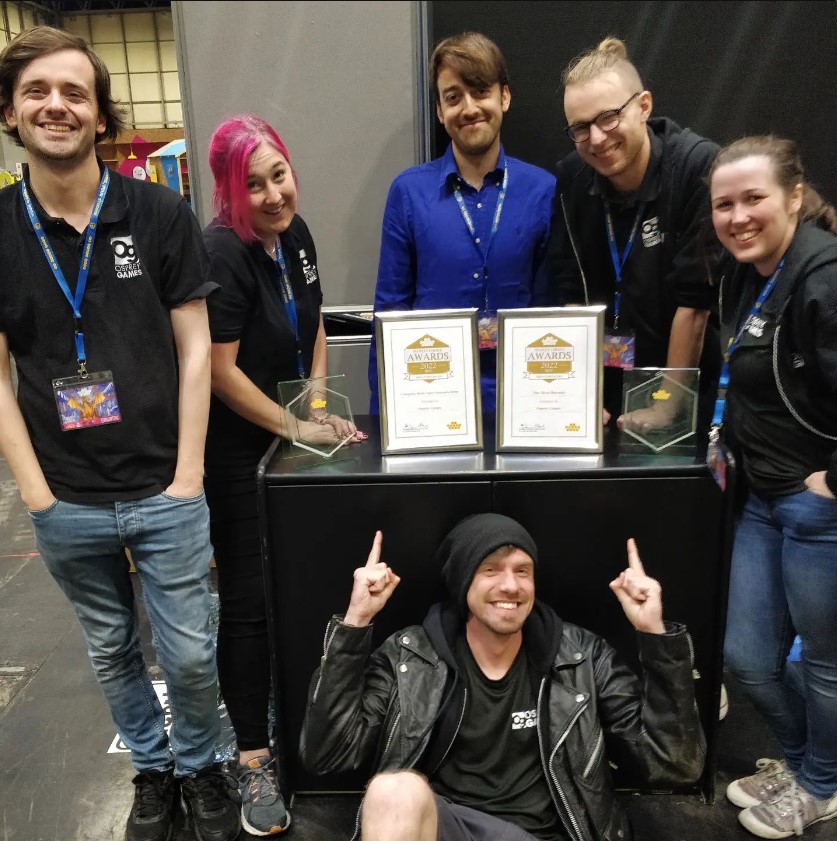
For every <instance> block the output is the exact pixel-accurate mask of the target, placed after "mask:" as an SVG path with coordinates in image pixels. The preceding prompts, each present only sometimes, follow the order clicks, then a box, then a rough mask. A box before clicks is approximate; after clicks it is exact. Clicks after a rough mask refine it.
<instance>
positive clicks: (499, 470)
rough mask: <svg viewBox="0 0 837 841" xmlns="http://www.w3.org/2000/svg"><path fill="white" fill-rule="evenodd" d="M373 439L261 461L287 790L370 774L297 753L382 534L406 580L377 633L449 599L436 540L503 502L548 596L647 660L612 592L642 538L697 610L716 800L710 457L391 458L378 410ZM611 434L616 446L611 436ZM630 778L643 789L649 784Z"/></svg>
mask: <svg viewBox="0 0 837 841" xmlns="http://www.w3.org/2000/svg"><path fill="white" fill-rule="evenodd" d="M359 426H360V427H361V428H363V429H365V430H366V431H368V432H369V433H370V438H369V441H367V442H366V443H364V444H363V445H361V446H360V447H358V448H357V449H356V450H355V451H354V456H355V457H354V458H352V459H350V460H345V461H340V462H334V463H328V462H326V463H323V464H321V465H319V466H313V467H304V468H303V467H302V466H301V462H300V460H298V459H285V458H282V456H281V454H280V453H279V452H271V453H268V455H267V456H266V457H265V459H264V460H263V462H262V465H261V467H260V474H259V478H260V489H261V503H262V517H263V527H264V541H265V545H264V551H265V560H266V564H265V574H266V582H267V588H268V606H269V621H270V623H271V635H272V644H273V652H272V654H273V666H274V681H275V687H276V696H277V699H276V700H277V708H278V709H279V710H280V713H279V726H280V733H281V736H282V741H283V743H284V753H285V757H284V773H285V775H286V783H287V787H288V788H290V789H291V790H296V791H345V790H360V789H361V788H362V787H363V784H364V783H365V781H366V779H367V772H366V770H365V769H364V770H362V771H360V772H359V773H356V774H345V775H341V776H340V777H322V778H318V777H312V776H311V775H309V774H307V773H306V772H305V771H304V770H303V769H302V768H301V766H300V764H299V761H298V759H297V749H298V743H299V732H300V728H301V724H302V719H303V716H304V711H305V702H306V697H307V692H308V684H309V681H310V678H311V675H312V673H313V671H314V669H315V668H316V666H317V663H318V661H319V658H320V656H321V654H322V645H323V633H324V630H325V626H326V623H327V621H328V619H329V617H330V616H332V614H334V613H341V612H343V611H344V610H345V609H346V606H347V604H348V599H349V593H350V591H351V585H352V572H353V570H354V569H355V568H356V567H357V566H360V565H361V564H363V563H364V562H365V560H366V557H367V555H368V552H369V549H370V547H371V544H372V539H373V537H374V534H375V531H376V530H377V529H381V530H382V531H383V534H384V541H383V559H384V560H385V561H386V562H387V563H388V564H389V565H390V566H391V567H392V568H393V569H394V570H395V571H396V572H397V573H398V574H399V575H400V576H401V579H402V581H401V586H400V587H399V588H398V590H397V591H396V593H395V594H394V596H393V598H392V600H391V601H390V603H389V604H388V605H387V607H386V608H385V610H384V611H383V612H382V613H381V615H380V616H379V617H378V619H377V620H376V622H375V632H374V633H375V639H376V641H381V640H383V639H384V638H385V637H386V636H387V635H389V634H390V633H392V632H394V631H395V630H397V629H399V628H401V627H403V626H405V625H408V624H411V623H416V622H420V621H421V620H422V618H423V617H424V615H425V613H426V610H427V608H428V607H429V606H430V604H432V603H433V602H434V601H436V600H438V599H439V598H440V597H441V596H442V590H441V581H440V570H439V568H438V566H437V564H436V562H435V553H436V549H437V547H438V545H439V543H440V542H441V540H442V538H443V537H444V535H445V534H446V533H447V532H448V531H449V530H450V529H451V528H452V527H453V526H454V525H455V524H456V523H457V522H458V521H459V520H460V519H462V517H464V516H466V515H467V514H471V513H476V512H480V511H492V510H493V511H498V512H501V513H504V514H508V515H510V516H512V517H514V518H515V519H517V520H519V521H520V522H521V523H522V524H523V525H524V526H525V527H526V528H527V529H529V531H530V532H531V533H532V535H533V537H534V538H535V540H536V542H537V544H538V550H539V553H540V562H539V565H538V573H537V575H538V577H537V593H538V597H539V598H541V599H543V600H544V601H546V602H548V603H549V604H551V605H552V606H553V607H555V608H556V610H557V611H558V612H559V613H560V614H561V615H562V616H563V617H564V618H565V619H567V620H568V621H572V622H575V623H577V624H580V625H583V626H584V627H587V628H590V629H591V630H593V631H595V632H597V633H599V634H601V635H603V636H604V637H606V638H607V639H608V641H610V642H611V643H612V644H613V645H614V646H615V647H616V648H617V649H618V650H619V651H620V652H621V653H622V654H623V655H624V656H625V658H626V659H627V661H628V662H629V663H630V664H631V665H632V666H633V667H635V668H636V667H637V655H636V644H635V640H634V631H633V629H632V628H631V626H630V625H629V623H628V622H627V620H626V619H625V617H624V614H623V613H622V610H621V608H620V606H619V604H618V602H617V600H616V598H615V597H614V596H613V594H612V593H611V592H610V590H609V588H608V583H609V582H610V581H611V580H612V579H613V578H614V577H615V576H616V575H617V574H618V573H619V572H620V571H621V570H622V569H623V568H624V566H625V561H626V554H625V541H626V539H627V538H628V537H634V538H635V539H636V541H637V544H638V546H639V550H640V555H641V556H642V559H643V562H644V563H645V566H646V569H647V571H648V572H649V574H651V575H653V576H655V577H656V578H658V579H659V580H660V582H661V583H662V586H663V601H664V609H665V615H666V617H667V618H669V619H673V620H677V621H680V622H685V623H686V624H687V625H688V626H689V630H690V631H691V634H692V638H693V641H694V644H695V677H696V692H697V699H698V706H699V708H700V711H701V717H702V721H703V725H704V729H705V731H706V735H707V741H708V743H709V756H708V762H707V767H706V770H705V772H704V776H703V778H702V779H701V781H700V783H699V787H700V789H701V791H702V792H703V793H704V794H705V796H706V797H707V798H708V799H711V796H712V787H713V780H714V770H715V735H716V730H717V724H718V696H719V693H720V681H721V647H722V631H723V622H724V617H725V602H726V581H727V574H728V562H729V534H728V525H729V515H728V511H727V508H728V505H727V500H726V497H725V496H724V495H723V494H722V493H721V492H720V491H719V489H718V488H717V486H716V485H715V482H714V481H713V479H712V477H711V475H710V473H709V471H708V470H707V468H706V467H705V466H704V465H702V464H698V463H695V462H694V461H693V460H691V459H689V458H683V457H659V456H654V457H650V456H649V457H645V456H620V455H619V454H618V453H617V452H610V451H609V450H608V448H606V452H605V454H603V455H593V456H588V455H584V456H560V455H539V454H526V455H513V456H508V455H495V454H494V453H493V452H492V451H491V445H490V441H491V436H490V430H487V432H488V433H489V434H488V435H487V438H486V441H487V442H488V443H487V449H486V451H485V452H483V453H452V454H445V455H421V456H418V455H413V456H384V457H382V456H381V455H380V445H379V442H378V435H377V428H376V427H377V419H367V418H361V419H359ZM611 443H612V442H611ZM618 782H619V784H620V785H621V786H623V787H627V788H635V789H638V790H642V788H643V785H642V781H641V780H632V779H622V780H618Z"/></svg>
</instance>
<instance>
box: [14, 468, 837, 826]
mask: <svg viewBox="0 0 837 841" xmlns="http://www.w3.org/2000/svg"><path fill="white" fill-rule="evenodd" d="M140 624H141V629H142V635H143V639H144V641H145V643H146V650H147V653H148V659H149V662H150V663H153V657H154V654H153V649H152V648H151V645H150V632H149V629H148V626H147V622H145V621H144V619H141V623H140ZM313 666H314V664H312V668H313ZM152 671H153V672H156V671H158V670H157V669H156V666H152ZM155 676H157V677H161V675H159V674H156V675H155ZM308 678H309V675H307V674H306V675H300V680H304V681H307V680H308ZM727 686H728V689H729V690H730V700H731V706H730V712H729V715H728V717H727V719H726V721H725V722H724V725H723V727H722V730H721V738H722V740H723V741H722V745H721V751H720V758H719V770H718V777H717V785H716V791H717V798H716V802H715V804H714V805H712V806H709V805H706V804H704V803H703V802H702V801H701V800H700V798H699V797H697V796H694V797H680V796H671V795H659V796H657V795H655V796H650V795H644V796H630V795H626V796H625V801H626V806H627V808H628V810H629V812H630V814H631V817H632V820H633V823H634V828H635V834H636V841H695V839H702V840H703V841H745V839H752V836H751V835H750V834H749V833H748V832H746V831H745V830H744V829H743V828H741V827H740V826H739V824H738V821H737V820H736V810H735V809H734V808H733V807H732V806H730V805H729V804H728V803H727V802H726V801H725V800H724V798H723V790H724V788H725V786H726V784H727V783H728V782H729V780H730V779H732V778H734V777H736V776H741V775H742V774H745V773H750V771H751V769H752V767H753V762H754V760H755V759H756V758H757V757H760V756H770V755H773V756H775V755H776V746H775V745H774V744H773V743H772V740H771V738H770V737H769V735H768V734H767V732H766V730H765V728H764V726H763V725H762V724H761V722H760V720H759V719H758V717H757V716H755V715H754V714H753V711H752V709H751V708H750V707H749V705H748V704H747V702H745V701H743V700H742V699H741V697H740V694H739V693H738V692H736V689H735V685H734V683H733V682H732V681H731V680H730V681H728V683H727ZM113 740H114V730H113V726H112V724H111V721H110V717H109V714H108V710H107V707H106V705H105V702H104V700H103V698H102V695H101V693H100V692H99V689H98V686H97V685H96V682H95V680H94V678H93V673H92V671H91V669H90V666H89V664H88V661H87V655H86V652H85V646H84V643H83V640H82V635H81V632H80V630H79V627H78V625H77V623H76V621H75V616H74V614H73V611H72V609H71V608H70V605H69V604H68V603H67V602H66V601H65V599H64V597H63V595H62V594H61V592H60V591H59V590H58V588H57V586H56V585H55V584H54V583H53V581H52V579H51V578H50V577H49V575H48V574H47V573H46V571H45V569H44V567H43V565H42V564H41V562H40V559H39V557H38V555H37V553H36V552H35V548H34V541H33V537H32V529H31V526H30V521H29V517H28V515H27V513H26V511H25V509H24V507H23V504H22V503H21V501H20V499H19V497H18V495H17V487H16V485H15V482H14V480H13V479H12V478H11V475H10V474H9V471H8V468H7V467H6V464H5V462H4V461H2V460H0V841H110V840H111V839H121V838H122V837H123V833H124V824H125V819H126V816H127V814H128V811H129V809H130V805H131V799H132V796H133V787H132V786H131V784H130V781H131V777H132V776H133V770H132V768H131V764H130V761H129V757H128V755H127V754H125V753H109V752H108V749H109V748H110V747H111V745H112V742H113ZM356 806H357V798H356V797H354V796H329V797H322V796H320V797H299V798H297V799H296V801H295V802H294V803H293V807H292V814H293V825H292V827H291V829H290V830H289V831H288V833H287V834H286V835H285V836H284V837H285V838H288V839H289V841H341V840H342V839H348V838H349V837H350V836H351V833H352V831H353V829H354V818H355V809H356ZM250 837H251V836H249V835H247V834H246V833H244V832H242V834H241V839H245V838H250ZM176 838H177V841H191V839H193V838H194V836H193V835H192V833H191V832H190V831H189V828H188V827H186V826H180V827H178V832H177V835H176ZM805 838H806V839H811V841H826V839H834V838H837V827H835V825H834V824H833V823H826V824H821V825H820V826H819V827H816V828H814V829H812V830H809V831H808V832H806V833H805Z"/></svg>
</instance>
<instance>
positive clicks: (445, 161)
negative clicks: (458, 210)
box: [439, 143, 506, 189]
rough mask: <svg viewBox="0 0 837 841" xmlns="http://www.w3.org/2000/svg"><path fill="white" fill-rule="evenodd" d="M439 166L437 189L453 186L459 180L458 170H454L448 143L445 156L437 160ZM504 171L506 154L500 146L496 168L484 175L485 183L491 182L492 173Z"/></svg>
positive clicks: (454, 162) (454, 160)
mask: <svg viewBox="0 0 837 841" xmlns="http://www.w3.org/2000/svg"><path fill="white" fill-rule="evenodd" d="M439 160H440V161H441V166H440V167H439V187H446V186H450V187H451V189H453V186H454V184H455V182H456V180H458V179H459V178H460V175H459V170H458V169H457V168H456V158H454V156H453V143H448V148H447V149H445V154H444V155H442V157H441V158H440V159H439ZM505 169H506V152H505V150H504V149H503V145H502V144H500V154H499V155H498V156H497V166H496V167H495V168H494V169H493V170H491V172H487V173H486V174H485V181H491V180H492V179H491V175H492V174H494V173H497V172H499V173H501V176H502V173H503V172H504V171H505Z"/></svg>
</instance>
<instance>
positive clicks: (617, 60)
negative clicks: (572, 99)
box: [561, 37, 645, 91]
mask: <svg viewBox="0 0 837 841" xmlns="http://www.w3.org/2000/svg"><path fill="white" fill-rule="evenodd" d="M608 70H615V71H616V72H617V73H618V74H619V75H620V76H621V77H622V79H623V80H624V81H625V82H626V83H627V85H628V87H630V88H633V89H634V90H637V91H641V90H643V89H644V87H645V86H644V85H643V84H642V79H640V77H639V71H638V70H637V69H636V67H634V65H633V64H631V62H630V61H628V48H627V47H626V46H625V42H624V41H620V40H619V38H613V37H608V38H605V39H604V41H602V42H601V43H600V44H599V46H598V47H596V48H595V49H592V50H587V52H584V53H581V55H577V56H576V57H575V58H574V59H573V60H572V61H571V62H570V63H569V64H568V65H567V66H566V67H565V68H564V72H563V73H562V74H561V83H562V84H563V85H564V87H565V88H566V87H569V86H570V85H578V84H581V83H582V82H587V81H589V80H590V79H594V78H595V77H596V76H600V75H601V74H602V73H605V72H607V71H608Z"/></svg>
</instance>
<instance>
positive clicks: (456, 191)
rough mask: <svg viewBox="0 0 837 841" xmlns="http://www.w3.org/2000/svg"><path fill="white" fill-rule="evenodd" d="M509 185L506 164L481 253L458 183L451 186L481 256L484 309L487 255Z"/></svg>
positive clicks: (486, 288) (497, 226) (486, 284)
mask: <svg viewBox="0 0 837 841" xmlns="http://www.w3.org/2000/svg"><path fill="white" fill-rule="evenodd" d="M508 186H509V165H508V164H506V165H505V167H504V168H503V183H502V184H501V185H500V195H499V196H497V207H495V208H494V220H493V221H492V223H491V233H490V234H489V235H488V244H487V245H486V247H485V252H484V253H483V250H482V248H480V245H481V243H480V240H479V237H478V236H477V229H476V228H475V227H474V220H473V219H471V214H470V213H468V208H467V207H465V200H464V199H463V198H462V190H460V188H459V185H458V184H457V185H456V187H454V188H453V194H454V196H455V197H456V203H457V204H458V205H459V212H460V213H461V214H462V218H463V220H464V221H465V227H466V228H467V229H468V233H469V234H470V235H471V239H472V240H473V241H474V246H475V247H476V249H477V252H478V253H479V255H480V257H482V282H483V298H484V300H485V309H486V311H487V310H488V255H489V253H490V252H491V244H492V243H493V242H494V237H495V236H496V234H497V229H498V228H499V227H500V214H501V213H502V212H503V204H504V203H505V201H506V190H507V189H508Z"/></svg>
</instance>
